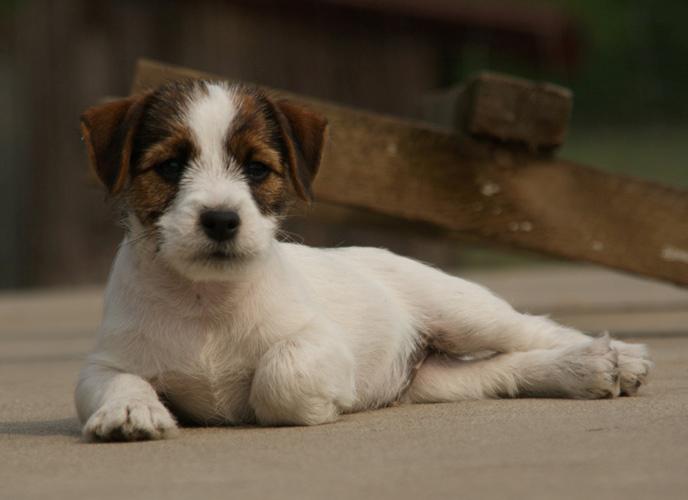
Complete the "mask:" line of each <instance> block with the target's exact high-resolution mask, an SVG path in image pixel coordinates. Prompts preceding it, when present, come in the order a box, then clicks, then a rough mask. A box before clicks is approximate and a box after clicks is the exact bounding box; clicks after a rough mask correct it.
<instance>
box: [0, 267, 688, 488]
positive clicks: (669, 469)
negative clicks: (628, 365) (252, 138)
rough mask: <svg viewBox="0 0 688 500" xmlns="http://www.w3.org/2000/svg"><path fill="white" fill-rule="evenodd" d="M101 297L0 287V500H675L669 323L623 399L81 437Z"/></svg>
mask: <svg viewBox="0 0 688 500" xmlns="http://www.w3.org/2000/svg"><path fill="white" fill-rule="evenodd" d="M490 279H492V280H493V283H492V284H493V286H495V288H497V289H499V280H496V281H495V279H494V276H492V277H491V278H490ZM487 281H489V279H488V280H487ZM505 290H506V289H505ZM99 294H100V290H98V289H93V290H81V291H76V292H61V293H33V294H20V295H16V294H15V295H5V296H0V498H2V499H25V498H51V499H63V498H65V499H67V498H68V499H74V498H104V499H108V498H113V499H114V498H117V499H118V500H121V499H123V498H126V499H132V498H142V499H143V498H145V499H156V498H166V499H167V498H169V499H175V498H194V499H196V498H203V499H208V498H241V499H253V498H255V499H269V498H285V499H291V498H294V499H310V498H313V499H315V498H328V499H339V498H342V499H343V498H361V499H363V498H371V499H373V498H374V499H386V498H390V499H392V498H393V499H395V500H402V499H406V498H408V499H414V500H418V499H423V498H459V497H461V498H481V499H482V498H505V497H515V498H519V497H528V498H543V499H552V498H587V499H592V498H624V499H631V498H638V499H640V498H643V499H646V498H662V499H667V498H677V499H678V498H681V499H683V498H686V497H687V495H688V425H687V424H688V335H687V336H684V335H683V334H682V333H681V332H680V331H677V329H676V328H674V329H673V330H672V332H671V335H664V336H662V335H659V336H658V335H653V334H651V333H648V334H647V335H643V336H642V337H643V338H641V340H642V341H643V342H647V343H648V344H649V346H650V348H651V350H652V353H653V355H654V359H655V361H656V363H657V367H656V369H655V372H654V377H653V379H652V382H651V383H650V384H649V385H648V386H647V387H646V388H645V389H644V390H643V391H642V392H641V393H640V395H639V396H638V397H634V398H620V399H616V400H602V401H567V400H545V399H541V400H502V401H474V402H463V403H456V404H441V405H418V406H407V407H396V408H389V409H385V410H379V411H374V412H369V413H363V414H357V415H349V416H345V417H343V418H342V419H341V421H339V422H337V423H335V424H330V425H325V426H320V427H311V428H265V429H262V428H213V429H200V428H193V429H184V430H183V431H182V432H181V433H180V436H179V437H178V438H176V439H174V440H170V441H163V442H148V443H117V444H89V443H84V442H83V441H82V440H81V438H80V435H79V425H78V423H77V421H76V419H75V416H74V409H73V406H72V389H73V385H74V381H75V377H76V374H77V371H78V369H79V365H80V359H81V358H82V357H83V355H84V354H85V353H86V352H87V351H88V349H89V348H90V346H91V345H92V343H93V333H92V331H93V328H94V325H95V324H96V323H97V321H98V315H99V308H100V295H99ZM506 294H507V295H508V291H507V293H506ZM672 307H673V308H674V309H675V308H676V307H675V306H672ZM653 308H654V309H655V310H656V306H653ZM683 332H684V333H685V332H688V329H686V330H684V331H683Z"/></svg>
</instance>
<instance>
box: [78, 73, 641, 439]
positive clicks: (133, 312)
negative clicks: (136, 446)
mask: <svg viewBox="0 0 688 500" xmlns="http://www.w3.org/2000/svg"><path fill="white" fill-rule="evenodd" d="M326 129H327V123H326V121H325V119H324V118H322V117H321V116H318V115H317V114H315V113H313V112H311V111H308V110H306V109H302V108H301V107H299V106H297V105H294V104H293V103H290V102H288V101H284V100H277V99H274V98H272V97H270V96H268V95H265V94H264V93H263V92H261V91H260V90H257V89H255V88H251V87H246V86H240V85H239V86H237V85H228V84H225V83H217V82H209V81H187V82H181V83H170V84H167V85H164V86H162V87H160V88H158V89H156V90H154V91H150V92H147V93H145V94H143V95H138V96H135V97H131V98H128V99H123V100H119V101H114V102H110V103H107V104H103V105H101V106H97V107H93V108H90V109H88V110H86V111H85V112H84V114H83V115H82V133H83V138H84V141H85V143H86V147H87V149H88V154H89V158H90V162H91V164H92V166H93V168H94V169H95V172H96V173H97V175H98V177H99V179H100V180H101V181H102V183H103V184H104V186H105V187H106V188H107V190H108V191H109V193H110V195H112V197H113V198H114V199H115V200H116V202H117V203H118V205H119V206H120V207H121V209H122V210H123V212H124V214H125V218H126V236H125V238H124V241H123V243H122V245H121V247H120V248H119V251H118V253H117V257H116V259H115V262H114V265H113V268H112V272H111V275H110V278H109V282H108V285H107V290H106V297H105V311H104V317H103V321H102V324H101V326H100V329H99V331H98V339H97V345H96V348H95V350H94V352H93V353H92V354H91V355H90V356H89V357H88V359H87V361H86V364H85V366H84V367H83V369H82V371H81V374H80V377H79V381H78V384H77V388H76V407H77V411H78V414H79V418H80V419H81V421H82V422H83V423H84V428H83V432H84V435H85V436H86V437H87V438H89V439H94V440H139V439H158V438H163V437H167V436H170V435H172V434H174V433H175V431H176V429H177V423H176V421H177V419H179V420H181V421H185V422H191V423H195V424H201V425H229V424H249V423H257V424H261V425H316V424H323V423H326V422H332V421H334V420H336V419H337V417H338V415H340V414H341V413H350V412H356V411H361V410H367V409H372V408H379V407H382V406H386V405H389V404H392V403H394V402H403V403H431V402H440V401H460V400H465V399H481V398H498V397H518V396H544V397H563V398H581V399H592V398H607V397H615V396H619V395H631V394H634V393H635V392H636V391H637V390H638V387H639V386H640V385H641V384H642V383H643V382H644V381H645V380H646V377H647V375H648V372H649V369H650V367H651V362H650V360H649V359H648V355H647V351H646V349H645V347H644V346H642V345H629V344H626V343H623V342H617V341H612V340H610V339H609V337H608V336H604V337H601V338H597V339H593V338H591V337H588V336H587V335H584V334H583V333H580V332H578V331H576V330H572V329H570V328H566V327H564V326H560V325H558V324H556V323H554V322H552V321H550V320H548V319H546V318H543V317H537V316H529V315H525V314H520V313H518V312H516V311H514V310H513V309H512V308H511V307H510V306H509V305H508V304H507V303H505V302H504V301H502V300H500V299H499V298H497V297H495V296H494V295H492V294H491V293H490V292H489V291H487V290H485V289H484V288H482V287H480V286H478V285H475V284H473V283H470V282H467V281H464V280H462V279H459V278H456V277H453V276H449V275H447V274H445V273H443V272H441V271H438V270H436V269H433V268H431V267H428V266H426V265H423V264H420V263H418V262H416V261H414V260H411V259H407V258H404V257H400V256H397V255H394V254H392V253H390V252H388V251H385V250H380V249H373V248H338V249H331V250H321V249H314V248H309V247H307V246H302V245H294V244H289V243H281V242H279V241H277V239H276V232H277V229H278V223H279V219H280V216H281V214H282V213H283V210H284V207H285V202H286V200H287V197H288V193H289V191H290V190H291V188H292V187H293V190H294V191H295V192H296V194H298V195H299V196H300V197H301V198H304V199H306V200H307V199H310V196H311V183H312V182H313V178H314V177H315V175H316V172H317V171H318V166H319V163H320V158H321V154H322V150H323V144H324V141H325V135H326ZM371 168H374V165H371ZM486 351H488V352H490V353H492V354H491V355H490V356H480V357H473V358H471V357H470V355H471V354H473V353H484V352H486ZM173 414H174V415H175V416H173Z"/></svg>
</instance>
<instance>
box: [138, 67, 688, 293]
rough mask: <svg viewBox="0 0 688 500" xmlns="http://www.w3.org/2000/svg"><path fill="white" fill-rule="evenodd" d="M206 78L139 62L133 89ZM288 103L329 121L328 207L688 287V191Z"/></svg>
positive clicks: (345, 111) (326, 106)
mask: <svg viewBox="0 0 688 500" xmlns="http://www.w3.org/2000/svg"><path fill="white" fill-rule="evenodd" d="M201 77H206V78H207V77H211V78H212V77H213V75H209V74H206V73H201V72H197V71H193V70H188V69H183V68H178V67H173V66H167V65H164V64H160V63H155V62H152V61H141V62H140V64H139V67H138V71H137V75H136V78H135V82H134V86H133V91H140V90H142V89H145V88H150V87H154V86H157V85H159V84H161V83H163V82H165V81H168V80H171V79H179V78H201ZM216 78H217V77H216ZM285 95H288V94H285ZM291 97H292V98H294V99H295V100H297V101H299V102H301V103H303V104H305V105H307V106H310V107H312V108H313V109H316V110H318V111H319V112H321V113H323V114H325V115H326V116H327V117H328V119H329V120H330V124H331V128H330V130H331V138H330V141H329V145H328V147H327V149H326V151H325V156H324V163H323V166H322V168H321V172H320V175H319V177H318V179H317V180H316V183H315V193H316V197H317V199H318V200H320V201H324V202H328V203H335V204H340V205H346V206H352V207H357V208H362V209H367V210H372V211H376V212H380V213H383V214H386V215H391V216H395V217H401V218H404V219H408V220H415V221H422V222H426V223H431V224H434V225H437V226H440V227H443V228H446V229H450V230H453V231H460V232H463V233H466V234H469V235H472V236H476V237H479V238H482V239H484V240H487V241H491V242H495V243H499V244H506V245H513V246H517V247H521V248H526V249H530V250H534V251H538V252H543V253H546V254H550V255H554V256H558V257H563V258H567V259H573V260H583V261H589V262H594V263H597V264H601V265H605V266H609V267H612V268H617V269H621V270H624V271H629V272H633V273H637V274H641V275H646V276H650V277H654V278H659V279H663V280H667V281H671V282H674V283H677V284H681V285H688V217H686V214H688V193H686V192H685V191H682V190H678V189H674V188H671V187H666V186H661V185H658V184H655V183H652V182H648V181H643V180H638V179H632V178H628V177H623V176H618V175H610V174H607V173H604V172H601V171H598V170H595V169H592V168H588V167H584V166H580V165H576V164H574V163H571V162H568V161H565V160H559V159H553V158H548V157H536V156H533V155H530V154H527V152H525V151H521V150H518V149H509V148H504V147H500V146H498V145H494V144H485V143H482V142H479V141H476V140H474V139H472V138H470V137H466V136H463V135H458V134H451V133H447V132H444V131H441V130H435V129H432V128H429V127H425V126H423V125H421V124H417V123H412V122H408V121H404V120H399V119H395V118H391V117H387V116H381V115H376V114H373V113H367V112H363V111H358V110H354V109H349V108H345V107H342V106H337V105H334V104H331V103H325V102H322V101H317V100H313V99H306V98H302V97H296V96H291Z"/></svg>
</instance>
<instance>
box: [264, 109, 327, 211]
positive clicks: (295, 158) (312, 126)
mask: <svg viewBox="0 0 688 500" xmlns="http://www.w3.org/2000/svg"><path fill="white" fill-rule="evenodd" d="M274 106H275V108H276V110H275V111H276V113H275V114H276V117H277V121H278V122H279V125H280V128H281V129H282V137H283V139H284V143H285V145H286V149H287V158H286V160H287V161H288V163H289V165H288V168H289V176H290V177H291V180H292V183H293V184H294V188H295V189H296V193H297V194H298V195H299V197H301V199H303V200H305V201H311V200H312V199H313V191H312V189H311V185H312V184H313V179H314V178H315V175H316V174H317V173H318V168H319V167H320V160H321V158H322V153H323V146H324V144H325V134H326V131H327V119H326V118H325V117H323V116H320V115H319V114H317V113H314V112H312V111H310V110H307V109H305V108H303V107H301V106H299V105H297V104H294V103H292V102H289V101H284V100H281V101H276V102H274Z"/></svg>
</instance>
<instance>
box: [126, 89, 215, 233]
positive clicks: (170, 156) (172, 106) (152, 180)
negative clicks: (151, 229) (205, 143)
mask: <svg viewBox="0 0 688 500" xmlns="http://www.w3.org/2000/svg"><path fill="white" fill-rule="evenodd" d="M203 91H204V87H203V86H202V85H201V84H200V83H199V82H194V81H187V82H175V83H172V84H168V85H165V86H163V87H160V88H159V89H158V90H156V91H155V92H154V93H153V94H152V96H151V97H150V99H149V102H148V105H147V106H146V108H145V110H144V113H143V117H142V120H141V124H140V126H139V129H138V131H137V133H136V137H135V139H134V146H133V152H132V159H131V164H132V169H131V184H130V186H129V189H128V190H127V192H126V199H127V204H128V206H129V207H130V208H131V209H132V210H133V211H134V212H135V213H136V215H137V216H138V218H139V220H140V221H141V222H142V223H143V224H144V225H152V224H154V223H155V222H156V221H157V220H158V218H159V217H160V216H161V215H162V213H163V212H164V211H165V209H167V207H168V206H169V205H170V204H171V203H172V201H173V200H174V197H175V196H176V194H177V192H178V190H179V179H178V178H175V177H174V176H169V175H167V176H164V175H161V171H162V170H161V169H162V168H164V165H165V163H166V162H171V161H175V162H177V163H178V164H179V166H180V171H179V177H181V175H182V174H183V169H184V168H185V167H186V165H187V164H188V162H189V161H190V160H192V159H193V158H194V157H195V156H196V155H197V153H198V148H197V146H196V144H195V143H194V141H193V136H192V134H191V133H190V131H189V130H188V129H187V128H186V126H185V125H184V122H183V119H182V113H183V111H184V109H185V108H186V105H187V103H188V100H189V98H190V96H191V95H193V94H194V93H196V92H203Z"/></svg>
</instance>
